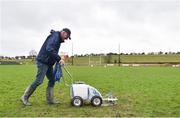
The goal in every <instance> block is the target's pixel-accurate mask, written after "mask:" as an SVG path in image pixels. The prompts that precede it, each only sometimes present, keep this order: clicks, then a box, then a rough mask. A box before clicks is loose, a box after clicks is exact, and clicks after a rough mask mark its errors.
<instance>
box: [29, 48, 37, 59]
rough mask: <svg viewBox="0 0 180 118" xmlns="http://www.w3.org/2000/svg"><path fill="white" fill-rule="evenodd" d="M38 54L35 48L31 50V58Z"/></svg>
mask: <svg viewBox="0 0 180 118" xmlns="http://www.w3.org/2000/svg"><path fill="white" fill-rule="evenodd" d="M36 56H37V52H36V51H35V50H31V51H30V52H29V57H30V58H31V59H35V58H36Z"/></svg>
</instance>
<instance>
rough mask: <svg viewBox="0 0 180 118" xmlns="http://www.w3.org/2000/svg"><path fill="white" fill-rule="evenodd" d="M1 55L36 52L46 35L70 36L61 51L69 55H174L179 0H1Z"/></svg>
mask: <svg viewBox="0 0 180 118" xmlns="http://www.w3.org/2000/svg"><path fill="white" fill-rule="evenodd" d="M0 3H1V9H0V10H1V19H0V20H1V29H0V30H1V37H0V38H1V39H0V43H1V45H0V46H1V47H0V55H13V56H15V55H28V52H29V51H30V50H31V49H35V50H36V51H39V49H40V47H41V45H42V43H43V42H44V40H45V39H46V37H47V36H48V35H49V31H50V30H51V29H55V30H61V29H62V28H63V27H69V28H70V29H71V30H72V41H68V42H67V43H65V44H63V45H62V47H61V49H60V50H61V51H65V52H68V53H69V54H71V46H72V42H73V45H74V53H77V54H82V53H83V54H85V53H98V52H104V53H108V52H118V44H119V43H120V44H121V51H122V52H143V51H146V52H150V51H179V50H180V47H179V46H178V45H177V44H178V43H180V41H179V38H180V2H179V1H178V0H165V1H162V0H158V1H157V0H135V1H134V0H133V1H132V0H97V1H95V0H92V1H90V0H87V1H83V0H77V1H72V0H67V1H65V0H60V1H57V0H52V1H48V0H45V1H40V0H38V1H35V0H32V1H26V0H25V1H19V0H7V1H5V0H3V1H1V2H0Z"/></svg>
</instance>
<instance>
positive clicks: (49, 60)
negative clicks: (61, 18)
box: [36, 30, 63, 66]
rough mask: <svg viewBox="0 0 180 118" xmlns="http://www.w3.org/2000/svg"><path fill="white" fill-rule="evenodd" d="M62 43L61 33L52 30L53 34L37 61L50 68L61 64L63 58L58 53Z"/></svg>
mask: <svg viewBox="0 0 180 118" xmlns="http://www.w3.org/2000/svg"><path fill="white" fill-rule="evenodd" d="M62 42H63V41H62V40H61V37H60V32H58V31H54V30H51V34H50V35H49V36H48V37H47V39H46V41H45V42H44V44H43V45H42V47H41V49H40V51H39V54H38V56H37V58H36V60H37V61H39V62H41V63H44V64H46V65H48V66H53V65H54V64H55V62H59V61H60V60H61V57H60V56H59V55H58V52H59V48H60V45H61V43H62Z"/></svg>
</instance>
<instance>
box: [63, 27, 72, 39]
mask: <svg viewBox="0 0 180 118" xmlns="http://www.w3.org/2000/svg"><path fill="white" fill-rule="evenodd" d="M62 31H65V32H66V33H67V34H68V36H69V37H68V38H69V39H71V30H70V29H68V28H63V30H62Z"/></svg>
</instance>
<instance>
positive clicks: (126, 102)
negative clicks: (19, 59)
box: [0, 65, 180, 117]
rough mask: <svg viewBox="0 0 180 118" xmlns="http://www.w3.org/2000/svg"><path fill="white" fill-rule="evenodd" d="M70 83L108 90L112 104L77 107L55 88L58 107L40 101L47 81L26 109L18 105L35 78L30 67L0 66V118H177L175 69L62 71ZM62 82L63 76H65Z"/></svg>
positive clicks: (179, 84)
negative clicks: (67, 72) (74, 82)
mask: <svg viewBox="0 0 180 118" xmlns="http://www.w3.org/2000/svg"><path fill="white" fill-rule="evenodd" d="M68 68H69V71H70V72H71V73H72V75H73V77H74V79H75V80H76V81H77V80H81V81H84V82H86V83H87V84H89V85H92V86H93V87H95V88H97V89H98V90H99V91H100V92H101V93H102V94H106V93H108V92H109V91H112V93H113V95H114V96H116V97H117V98H118V99H119V100H118V104H117V105H116V106H112V107H92V106H91V105H84V106H83V107H81V108H75V107H72V106H71V104H70V95H69V87H66V86H64V84H63V81H61V83H60V84H59V83H56V85H55V98H56V99H57V100H59V101H61V104H58V105H48V104H46V101H45V88H46V85H47V79H46V78H45V80H44V82H43V84H42V85H41V86H39V87H38V88H37V90H36V91H35V93H34V94H33V95H32V96H31V98H30V101H31V103H32V106H28V107H26V106H24V105H22V103H21V102H20V100H19V99H20V97H21V96H22V94H23V92H24V90H25V88H26V87H27V86H28V85H29V84H30V83H31V82H32V81H33V80H34V79H35V74H36V66H35V65H16V66H13V65H10V66H2V65H1V66H0V83H1V85H0V117H11V116H16V117H20V116H21V117H22V116H23V117H49V116H52V117H53V116H56V117H71V116H76V117H93V116H96V117H106V116H112V117H120V116H141V117H151V116H155V117H163V116H165V117H170V116H171V117H180V72H179V71H180V70H179V68H172V67H106V68H104V67H85V66H84V67H83V66H81V67H80V66H79V67H78V66H73V67H68ZM65 78H67V75H66V74H65Z"/></svg>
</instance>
